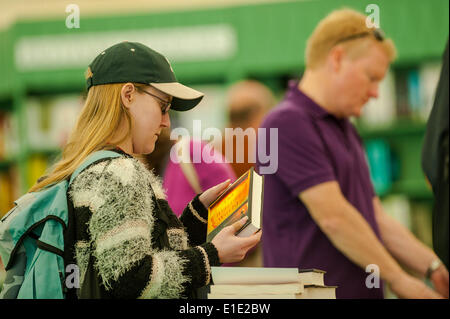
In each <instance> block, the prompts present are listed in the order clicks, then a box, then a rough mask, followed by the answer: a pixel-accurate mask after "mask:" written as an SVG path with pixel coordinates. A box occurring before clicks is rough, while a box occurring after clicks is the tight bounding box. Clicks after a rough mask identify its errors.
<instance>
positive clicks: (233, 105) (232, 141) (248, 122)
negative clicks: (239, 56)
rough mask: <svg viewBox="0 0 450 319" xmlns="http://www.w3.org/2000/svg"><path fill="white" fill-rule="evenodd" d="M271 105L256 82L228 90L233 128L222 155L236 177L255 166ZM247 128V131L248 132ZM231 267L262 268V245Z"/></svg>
mask: <svg viewBox="0 0 450 319" xmlns="http://www.w3.org/2000/svg"><path fill="white" fill-rule="evenodd" d="M274 105H275V97H274V95H273V93H272V91H271V90H270V89H269V88H268V87H267V86H265V85H264V84H263V83H261V82H259V81H256V80H242V81H239V82H236V83H234V84H233V85H231V86H230V88H229V89H228V92H227V98H226V107H227V113H228V124H227V125H226V127H227V128H231V129H233V134H232V135H227V134H224V138H223V139H222V153H223V154H224V155H225V157H226V158H227V160H228V162H230V164H231V166H232V168H233V170H234V173H235V174H236V177H237V178H239V177H240V176H242V175H243V174H244V173H245V172H247V171H248V170H249V169H250V168H252V167H254V166H255V162H256V143H257V136H258V128H259V126H260V124H261V122H262V120H263V118H264V116H265V115H266V114H267V112H268V111H269V110H270V109H271V108H272V107H273V106H274ZM240 129H242V130H240ZM248 129H249V130H250V132H249V131H247V130H248ZM230 147H231V151H230V149H229V148H230ZM251 153H253V154H254V156H252V154H251ZM234 265H235V266H241V267H261V266H262V242H260V243H259V244H258V245H257V246H256V247H255V248H254V249H252V250H251V251H249V252H248V254H247V256H246V258H245V259H244V260H242V262H240V263H237V264H234Z"/></svg>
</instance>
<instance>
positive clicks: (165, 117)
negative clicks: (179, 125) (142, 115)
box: [161, 112, 170, 128]
mask: <svg viewBox="0 0 450 319" xmlns="http://www.w3.org/2000/svg"><path fill="white" fill-rule="evenodd" d="M161 126H162V127H167V128H170V115H169V112H167V113H166V114H164V115H163V116H162V120H161Z"/></svg>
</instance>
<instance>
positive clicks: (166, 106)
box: [136, 87, 172, 115]
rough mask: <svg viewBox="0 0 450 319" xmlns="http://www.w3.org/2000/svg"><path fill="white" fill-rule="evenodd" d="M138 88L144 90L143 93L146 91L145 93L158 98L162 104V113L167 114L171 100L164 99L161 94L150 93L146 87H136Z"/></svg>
mask: <svg viewBox="0 0 450 319" xmlns="http://www.w3.org/2000/svg"><path fill="white" fill-rule="evenodd" d="M136 89H137V90H138V91H140V92H142V93H145V94H148V95H150V96H153V97H155V98H157V99H158V100H159V101H160V104H161V113H162V115H165V114H166V113H167V112H168V111H169V108H170V105H171V104H172V102H171V101H166V100H163V99H162V98H160V97H159V96H157V95H154V94H152V93H150V92H147V91H145V90H144V89H141V88H139V87H136Z"/></svg>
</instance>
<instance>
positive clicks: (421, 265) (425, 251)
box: [373, 197, 448, 298]
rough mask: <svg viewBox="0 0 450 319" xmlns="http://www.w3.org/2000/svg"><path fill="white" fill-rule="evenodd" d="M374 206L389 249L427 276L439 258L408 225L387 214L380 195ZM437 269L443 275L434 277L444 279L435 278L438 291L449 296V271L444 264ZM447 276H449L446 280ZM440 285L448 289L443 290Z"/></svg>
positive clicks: (412, 267)
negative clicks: (431, 266) (433, 263)
mask: <svg viewBox="0 0 450 319" xmlns="http://www.w3.org/2000/svg"><path fill="white" fill-rule="evenodd" d="M373 207H374V210H375V217H376V220H377V223H378V226H379V227H380V233H381V238H382V239H383V242H384V244H385V246H386V248H387V250H388V251H389V252H390V253H391V255H392V256H393V257H394V258H395V259H396V260H397V261H398V262H399V263H401V264H402V265H404V266H406V267H408V268H409V269H411V270H412V271H415V272H417V273H418V274H419V275H420V276H423V277H425V275H426V272H427V270H428V267H429V266H430V265H431V263H432V262H433V261H434V260H438V259H439V258H438V257H437V256H436V254H435V253H434V252H433V251H432V250H431V249H430V248H428V247H427V246H425V245H424V244H423V243H422V242H420V241H419V240H418V239H417V238H416V237H415V236H414V235H413V234H412V233H411V232H410V231H409V230H408V229H407V228H406V227H404V226H403V225H402V224H401V223H399V222H398V221H397V220H395V219H394V218H392V217H391V216H389V215H388V214H386V212H385V211H384V208H383V206H382V205H381V202H380V200H379V198H378V197H374V199H373ZM436 271H437V272H439V273H441V276H434V277H437V278H439V279H442V280H443V281H444V282H442V283H438V282H435V281H436V280H433V283H434V284H435V286H436V288H437V289H438V291H439V292H440V293H441V294H443V295H444V296H446V297H447V298H448V271H447V270H446V269H445V266H444V265H442V266H441V267H439V268H438V269H437V270H436ZM445 278H447V279H446V282H445ZM432 279H433V276H432ZM439 281H440V280H439ZM440 286H442V287H445V288H446V289H443V290H441V289H440Z"/></svg>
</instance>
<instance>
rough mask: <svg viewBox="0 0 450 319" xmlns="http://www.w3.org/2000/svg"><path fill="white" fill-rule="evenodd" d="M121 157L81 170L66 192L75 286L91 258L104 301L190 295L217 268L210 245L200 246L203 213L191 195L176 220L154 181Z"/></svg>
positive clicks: (128, 158)
mask: <svg viewBox="0 0 450 319" xmlns="http://www.w3.org/2000/svg"><path fill="white" fill-rule="evenodd" d="M122 155H123V156H121V157H118V158H114V159H104V160H101V161H99V162H96V163H94V164H92V165H91V166H89V167H88V168H86V169H85V170H84V171H83V172H82V173H81V174H79V175H78V176H77V177H76V178H75V180H74V181H73V183H72V184H71V187H70V189H69V192H68V194H69V201H70V202H71V204H73V212H74V214H73V215H74V224H75V228H76V230H75V240H74V241H75V246H74V254H75V260H76V263H77V264H78V266H79V269H80V273H81V285H83V284H84V280H85V273H86V269H87V265H88V261H89V258H90V257H91V255H92V257H93V259H94V260H95V262H94V265H95V266H94V268H95V271H96V272H97V273H98V275H99V278H101V287H100V288H101V290H102V294H103V295H104V296H105V297H107V298H183V297H188V296H189V295H190V292H191V291H193V290H194V289H196V288H199V287H201V286H204V285H206V284H208V283H209V281H210V278H211V270H210V266H216V265H219V258H218V253H217V250H216V249H215V247H214V245H213V244H211V243H204V240H205V238H206V220H207V210H206V209H205V208H204V207H203V205H202V204H201V202H200V201H199V199H198V196H196V197H195V198H194V200H193V201H191V202H190V203H189V205H188V207H187V208H186V209H185V211H184V213H183V215H182V216H181V217H180V219H178V218H177V217H176V216H175V215H174V214H173V212H172V210H171V209H170V207H169V205H168V204H167V201H166V198H165V194H164V191H163V188H162V186H161V182H160V180H159V179H158V178H157V177H156V176H155V175H153V174H152V172H150V171H149V170H147V168H146V167H145V166H144V165H143V164H142V163H141V162H139V161H138V160H136V159H135V158H133V157H131V156H129V155H127V154H125V153H122ZM164 232H165V233H164ZM166 234H167V235H166ZM161 236H165V237H163V238H166V243H167V244H166V245H164V244H161V242H164V241H161V240H159V239H158V238H161Z"/></svg>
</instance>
